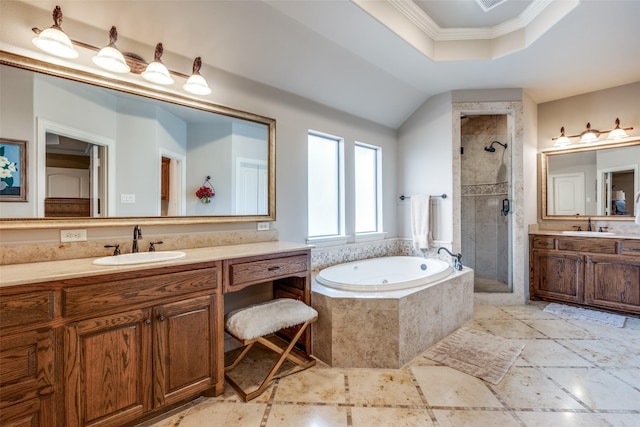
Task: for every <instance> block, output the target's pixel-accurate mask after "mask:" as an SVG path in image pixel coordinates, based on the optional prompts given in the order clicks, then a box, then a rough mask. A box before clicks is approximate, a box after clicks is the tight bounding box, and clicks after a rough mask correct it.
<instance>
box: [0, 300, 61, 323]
mask: <svg viewBox="0 0 640 427" xmlns="http://www.w3.org/2000/svg"><path fill="white" fill-rule="evenodd" d="M0 312H1V313H2V316H0V327H2V328H6V327H8V326H17V325H28V324H31V323H37V322H46V321H49V320H51V319H52V318H53V292H52V291H39V292H29V293H25V294H20V295H3V296H2V298H1V299H0Z"/></svg>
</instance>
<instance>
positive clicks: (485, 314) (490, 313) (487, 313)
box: [473, 304, 511, 319]
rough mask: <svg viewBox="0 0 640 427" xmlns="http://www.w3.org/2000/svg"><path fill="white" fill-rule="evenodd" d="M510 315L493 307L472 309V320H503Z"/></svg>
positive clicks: (478, 306) (482, 306)
mask: <svg viewBox="0 0 640 427" xmlns="http://www.w3.org/2000/svg"><path fill="white" fill-rule="evenodd" d="M509 317H511V315H510V314H509V313H507V312H506V311H504V310H502V308H501V307H498V306H495V305H478V304H476V305H475V306H474V307H473V318H474V319H504V318H509Z"/></svg>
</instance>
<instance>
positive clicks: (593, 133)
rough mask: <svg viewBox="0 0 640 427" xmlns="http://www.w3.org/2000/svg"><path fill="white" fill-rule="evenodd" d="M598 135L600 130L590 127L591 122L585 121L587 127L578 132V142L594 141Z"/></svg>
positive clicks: (587, 142)
mask: <svg viewBox="0 0 640 427" xmlns="http://www.w3.org/2000/svg"><path fill="white" fill-rule="evenodd" d="M598 137H600V131H599V130H597V129H591V123H587V129H585V130H584V131H583V132H582V133H581V134H580V142H581V143H583V144H589V143H591V142H596V141H597V140H598Z"/></svg>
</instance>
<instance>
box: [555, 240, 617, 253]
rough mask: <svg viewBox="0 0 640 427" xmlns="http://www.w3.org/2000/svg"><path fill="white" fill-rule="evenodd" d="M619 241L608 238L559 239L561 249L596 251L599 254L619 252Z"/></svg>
mask: <svg viewBox="0 0 640 427" xmlns="http://www.w3.org/2000/svg"><path fill="white" fill-rule="evenodd" d="M617 248H618V242H617V241H616V240H612V239H606V238H592V239H584V238H567V239H564V238H562V239H558V249H559V250H561V251H574V252H595V253H598V254H615V253H617Z"/></svg>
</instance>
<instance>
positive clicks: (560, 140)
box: [554, 126, 571, 147]
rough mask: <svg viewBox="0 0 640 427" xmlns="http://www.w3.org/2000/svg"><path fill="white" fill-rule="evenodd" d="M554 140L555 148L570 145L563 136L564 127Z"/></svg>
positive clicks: (567, 139)
mask: <svg viewBox="0 0 640 427" xmlns="http://www.w3.org/2000/svg"><path fill="white" fill-rule="evenodd" d="M554 139H555V141H556V143H555V144H554V145H555V146H556V147H565V146H567V145H569V144H571V140H570V139H569V138H568V137H567V136H566V135H565V134H564V126H562V127H561V128H560V136H559V137H557V138H554Z"/></svg>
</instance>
